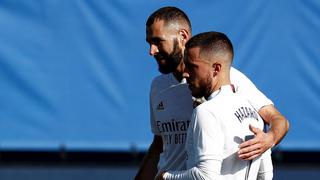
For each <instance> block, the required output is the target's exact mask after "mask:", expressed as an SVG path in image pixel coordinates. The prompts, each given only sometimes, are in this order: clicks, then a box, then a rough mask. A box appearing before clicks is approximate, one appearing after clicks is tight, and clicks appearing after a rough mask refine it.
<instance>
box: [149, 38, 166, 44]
mask: <svg viewBox="0 0 320 180" xmlns="http://www.w3.org/2000/svg"><path fill="white" fill-rule="evenodd" d="M146 41H147V42H148V43H154V42H160V41H164V40H163V39H161V38H160V37H152V38H146Z"/></svg>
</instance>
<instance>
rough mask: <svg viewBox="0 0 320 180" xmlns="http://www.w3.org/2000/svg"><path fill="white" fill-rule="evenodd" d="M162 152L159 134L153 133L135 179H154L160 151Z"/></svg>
mask: <svg viewBox="0 0 320 180" xmlns="http://www.w3.org/2000/svg"><path fill="white" fill-rule="evenodd" d="M161 152H162V139H161V136H157V135H155V136H154V137H153V141H152V143H151V145H150V147H149V150H148V152H147V153H146V155H145V156H144V158H143V161H142V164H141V166H140V168H139V170H138V173H137V175H136V177H135V180H144V179H154V178H155V176H156V174H157V172H158V169H157V165H158V162H159V157H160V153H161Z"/></svg>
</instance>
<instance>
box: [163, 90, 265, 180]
mask: <svg viewBox="0 0 320 180" xmlns="http://www.w3.org/2000/svg"><path fill="white" fill-rule="evenodd" d="M249 124H251V125H253V126H254V127H257V128H259V129H261V130H262V129H263V124H264V123H263V120H262V119H261V117H260V116H259V115H258V113H257V111H255V110H254V108H253V107H252V105H251V104H250V103H249V102H248V100H247V99H245V98H242V97H241V96H240V95H239V94H238V93H234V92H233V91H232V88H231V86H230V85H226V86H222V87H221V88H220V90H217V91H215V92H214V93H213V94H212V95H211V96H210V97H209V99H208V101H207V102H204V103H203V104H201V105H199V106H198V107H197V108H196V109H195V110H194V112H193V114H192V120H191V124H190V127H189V129H188V135H187V142H186V150H187V155H188V159H187V169H188V170H185V171H178V172H167V173H166V174H165V179H228V180H229V179H230V180H231V179H232V180H238V179H243V180H246V179H250V180H253V179H254V180H256V179H257V176H258V171H259V167H260V162H261V156H259V157H258V158H256V159H254V160H252V161H246V160H241V159H239V158H238V156H237V151H238V146H239V144H241V143H242V142H244V141H245V140H247V139H248V138H250V137H251V136H253V133H252V132H251V131H250V130H249Z"/></svg>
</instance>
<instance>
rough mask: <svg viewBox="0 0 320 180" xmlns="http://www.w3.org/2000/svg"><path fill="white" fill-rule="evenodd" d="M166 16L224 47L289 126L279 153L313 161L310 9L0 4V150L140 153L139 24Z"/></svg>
mask: <svg viewBox="0 0 320 180" xmlns="http://www.w3.org/2000/svg"><path fill="white" fill-rule="evenodd" d="M167 5H171V6H176V7H179V8H181V9H182V10H184V11H185V12H186V13H187V14H188V15H189V17H190V20H191V22H192V25H193V34H197V33H200V32H204V31H221V32H224V33H226V34H227V35H228V36H229V37H230V39H231V41H232V42H233V44H234V48H235V59H234V67H236V68H237V69H239V70H240V71H242V72H243V73H245V74H246V75H247V76H248V77H249V78H250V79H251V80H252V81H253V82H254V83H255V84H256V85H257V87H258V88H259V89H261V90H262V91H263V92H264V93H265V94H266V95H267V96H268V97H269V98H270V99H272V100H273V102H274V103H275V105H276V107H277V108H278V109H279V110H280V111H281V113H283V114H284V115H285V116H286V117H287V118H288V120H289V121H290V125H291V128H290V131H289V133H288V134H287V136H286V138H285V139H284V140H283V141H282V143H281V144H280V145H279V148H280V149H281V150H317V151H319V150H320V141H319V139H318V138H319V136H320V119H319V117H320V109H319V108H320V81H319V77H320V60H319V57H320V44H319V42H320V35H319V32H320V23H319V19H320V1H317V0H296V1H290V0H281V1H276V0H270V1H255V0H240V1H232V0H226V1H217V0H203V1H196V0H191V1H186V0H184V1H183V0H154V1H150V0H137V1H129V0H108V1H100V0H91V1H87V0H70V1H64V0H55V1H50V0H43V1H37V0H28V1H18V0H1V1H0V27H1V28H0V149H9V150H34V149H36V150H55V149H59V148H61V147H63V148H66V149H72V150H120V151H123V150H124V151H127V150H132V149H138V150H144V149H146V148H147V147H148V145H149V143H150V142H151V139H152V134H151V130H150V124H149V109H148V108H149V106H148V105H149V103H148V97H149V88H150V83H151V80H152V78H153V77H155V76H156V75H158V74H159V72H158V71H157V65H156V63H155V61H154V59H153V58H152V57H150V56H149V55H148V48H149V46H148V44H147V43H146V42H145V21H146V19H147V17H148V16H149V15H150V14H151V13H152V12H153V11H155V10H156V9H158V8H160V7H162V6H167Z"/></svg>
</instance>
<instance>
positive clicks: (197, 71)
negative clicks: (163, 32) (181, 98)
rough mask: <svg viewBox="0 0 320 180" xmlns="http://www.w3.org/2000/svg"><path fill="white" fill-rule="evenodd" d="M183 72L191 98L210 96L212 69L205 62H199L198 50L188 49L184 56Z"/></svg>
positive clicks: (196, 48)
mask: <svg viewBox="0 0 320 180" xmlns="http://www.w3.org/2000/svg"><path fill="white" fill-rule="evenodd" d="M184 64H185V72H184V77H185V78H186V79H187V82H188V84H189V89H190V90H191V93H192V96H193V97H196V98H201V97H207V96H209V95H210V94H211V91H212V90H211V89H212V88H211V87H212V81H213V80H212V68H211V64H210V63H209V62H207V61H203V60H201V58H200V56H199V48H198V47H195V48H190V49H188V50H186V51H185V54H184Z"/></svg>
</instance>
